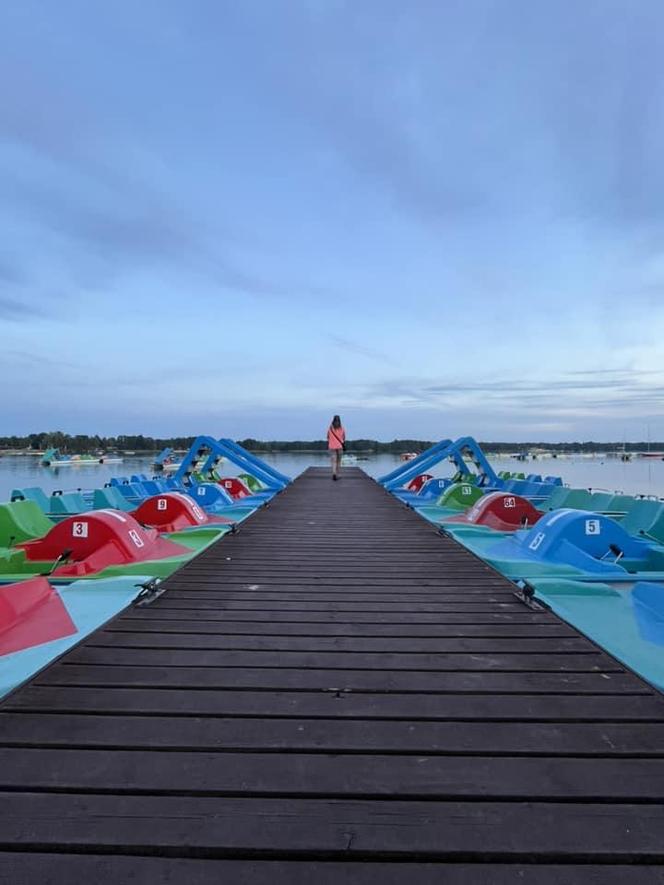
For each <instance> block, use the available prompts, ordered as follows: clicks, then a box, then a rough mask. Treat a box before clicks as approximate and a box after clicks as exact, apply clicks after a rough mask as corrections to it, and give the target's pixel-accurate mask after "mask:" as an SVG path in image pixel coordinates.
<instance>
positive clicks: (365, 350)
mask: <svg viewBox="0 0 664 885" xmlns="http://www.w3.org/2000/svg"><path fill="white" fill-rule="evenodd" d="M328 337H329V339H330V341H332V342H333V344H335V345H336V347H338V348H339V349H340V350H345V351H347V352H348V353H352V354H359V355H360V356H364V357H366V358H367V359H370V360H373V361H374V362H377V363H387V364H394V362H395V360H394V359H393V358H392V357H391V356H389V355H388V354H386V353H382V352H381V351H379V350H374V348H372V347H367V346H366V345H364V344H358V343H357V342H356V341H351V340H350V339H349V338H343V337H342V336H341V335H329V336H328Z"/></svg>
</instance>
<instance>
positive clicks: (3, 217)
mask: <svg viewBox="0 0 664 885" xmlns="http://www.w3.org/2000/svg"><path fill="white" fill-rule="evenodd" d="M663 35H664V6H663V5H662V4H661V3H660V2H659V0H656V2H648V0H634V2H631V0H624V2H623V0H620V2H616V0H597V2H593V0H584V2H583V3H575V2H572V0H550V2H544V0H527V2H526V0H500V2H489V0H413V2H409V3H403V2H401V0H399V2H394V0H359V2H358V0H354V2H345V0H288V2H287V0H282V2H277V0H247V2H243V3H238V2H228V0H210V2H206V0H158V2H157V0H142V2H141V3H134V2H132V3H130V2H126V0H115V2H113V3H104V4H102V3H89V2H87V0H86V2H83V0H81V2H74V0H60V2H58V3H57V4H56V3H52V2H50V0H48V2H34V0H7V2H5V3H3V4H2V7H1V8H0V83H2V88H1V89H0V198H1V199H0V327H1V330H2V341H3V348H2V354H1V356H0V359H1V360H2V362H3V363H4V366H3V371H4V377H5V379H6V380H7V381H11V380H12V379H13V383H6V384H5V385H4V390H3V418H4V420H3V422H2V423H3V432H4V433H14V432H15V433H22V432H28V431H34V430H43V429H55V428H60V429H64V430H67V431H69V432H99V433H108V434H111V433H133V432H144V433H148V434H155V435H170V434H196V433H215V434H216V433H218V434H224V435H228V436H234V437H245V436H255V437H259V438H282V439H288V438H320V437H322V435H323V431H324V428H325V425H326V422H327V421H328V420H329V416H330V415H331V414H332V413H334V412H340V413H341V414H342V417H343V418H344V419H345V423H346V424H347V427H348V432H349V435H350V436H356V437H377V438H379V439H392V438H394V437H409V436H410V437H413V438H419V437H424V438H439V437H442V436H457V435H461V434H473V435H475V436H477V437H480V438H483V439H493V440H520V439H530V440H534V439H542V440H572V439H615V440H622V439H623V438H626V439H628V440H629V439H644V438H646V435H647V434H650V436H651V437H652V439H656V438H659V439H662V438H664V361H663V360H662V355H663V348H664V344H663V342H664V160H663V158H664V36H663Z"/></svg>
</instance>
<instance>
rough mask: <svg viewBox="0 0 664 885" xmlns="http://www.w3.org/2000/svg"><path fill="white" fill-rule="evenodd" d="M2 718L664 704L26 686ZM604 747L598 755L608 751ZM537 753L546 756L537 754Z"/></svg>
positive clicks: (650, 704)
mask: <svg viewBox="0 0 664 885" xmlns="http://www.w3.org/2000/svg"><path fill="white" fill-rule="evenodd" d="M1 709H3V710H41V711H44V712H51V711H66V712H72V713H76V712H105V713H108V714H117V713H133V714H136V713H145V714H153V715H158V714H159V715H161V714H163V715H170V716H172V717H175V718H176V719H179V717H183V716H185V717H186V716H258V717H264V716H279V717H282V718H283V717H296V718H298V717H307V718H329V717H334V718H336V719H338V720H352V719H380V720H399V719H405V720H406V721H408V722H409V723H410V722H413V721H414V720H419V721H439V720H442V721H444V720H459V719H461V720H464V721H474V720H477V721H481V722H485V723H494V722H504V721H512V720H518V721H526V722H527V721H532V720H535V721H540V722H554V723H555V722H602V723H607V724H608V723H610V722H638V723H646V722H650V723H654V722H661V721H664V698H662V697H661V696H660V695H654V694H652V693H644V694H641V695H632V694H616V695H610V694H609V695H589V694H585V695H576V694H558V695H553V694H541V695H537V694H516V693H515V694H500V695H498V694H496V695H494V694H469V695H466V694H463V693H461V694H416V693H413V694H400V693H397V692H393V693H386V694H365V693H361V692H347V691H342V690H336V689H328V690H327V691H320V690H319V691H314V692H306V691H295V692H288V691H280V690H274V691H250V690H239V689H237V688H235V689H233V690H230V691H229V690H223V689H213V690H206V689H202V688H200V687H199V688H197V689H196V690H195V691H191V690H190V689H174V688H166V687H164V686H157V687H156V689H153V688H137V687H131V688H114V687H110V688H105V689H104V691H103V692H100V691H99V689H97V688H86V687H81V686H70V685H68V686H66V687H61V686H58V685H36V684H34V683H32V684H30V685H27V686H26V687H25V688H23V689H21V691H19V692H17V693H15V694H14V695H12V696H11V697H9V698H8V699H7V700H6V701H5V703H4V706H3V707H2V708H1ZM605 743H606V742H605V741H602V742H601V744H600V746H599V747H598V750H599V749H604V748H605ZM536 749H537V750H538V751H539V750H540V749H541V748H539V747H537V748H536Z"/></svg>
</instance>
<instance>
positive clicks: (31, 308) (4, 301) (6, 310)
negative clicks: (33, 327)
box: [0, 295, 48, 323]
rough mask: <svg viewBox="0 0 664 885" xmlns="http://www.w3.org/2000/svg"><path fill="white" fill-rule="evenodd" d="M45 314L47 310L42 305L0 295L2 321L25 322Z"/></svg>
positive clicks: (0, 317) (0, 318)
mask: <svg viewBox="0 0 664 885" xmlns="http://www.w3.org/2000/svg"><path fill="white" fill-rule="evenodd" d="M46 316H48V312H47V311H46V310H45V309H44V308H43V307H42V306H39V305H35V304H31V303H29V302H27V301H18V300H16V299H14V298H7V297H5V296H3V295H0V320H2V321H9V322H15V323H27V322H31V321H33V320H35V319H41V318H43V317H46Z"/></svg>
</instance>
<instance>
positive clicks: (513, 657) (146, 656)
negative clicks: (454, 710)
mask: <svg viewBox="0 0 664 885" xmlns="http://www.w3.org/2000/svg"><path fill="white" fill-rule="evenodd" d="M68 661H69V662H71V663H72V664H92V665H100V666H103V665H109V666H113V665H115V664H118V665H122V666H123V667H136V666H138V667H213V668H217V667H222V668H242V669H245V668H247V669H252V668H257V667H266V668H273V667H281V668H290V667H294V668H305V669H313V668H315V669H317V670H335V669H336V670H360V669H361V670H399V671H401V672H402V673H403V672H404V671H406V670H417V671H428V672H449V671H452V672H455V671H474V670H491V671H497V670H501V671H510V672H512V671H513V672H520V671H526V672H528V673H559V672H566V673H567V672H569V673H597V672H598V671H601V672H602V673H623V672H624V668H623V667H622V666H621V665H620V664H618V663H617V662H616V661H614V660H613V659H612V658H610V657H609V656H608V655H604V654H602V653H601V652H599V651H594V650H592V649H589V650H588V651H587V652H585V653H582V654H578V653H574V652H564V653H561V654H557V653H556V654H554V653H547V654H535V653H532V652H523V653H519V652H517V653H516V654H515V653H507V654H506V653H504V652H496V653H493V654H481V653H473V654H460V653H459V654H454V653H447V654H443V653H441V654H430V653H425V652H423V653H419V654H409V653H407V652H398V653H391V652H351V651H343V650H340V651H336V652H331V651H312V652H298V651H232V650H230V651H229V650H221V651H216V650H213V649H202V648H197V649H190V648H185V649H181V648H104V647H96V646H94V645H91V644H89V643H88V644H86V645H85V646H80V647H78V648H76V649H73V650H72V652H71V653H70V654H69V655H68Z"/></svg>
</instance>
